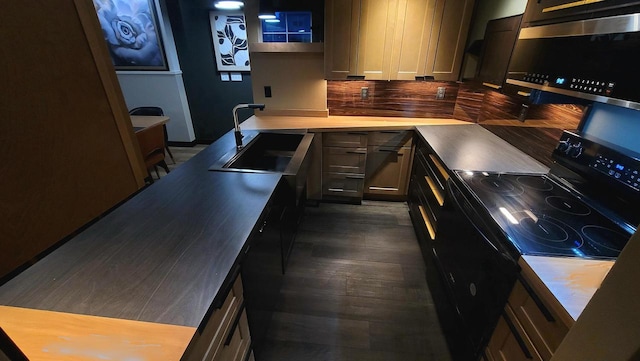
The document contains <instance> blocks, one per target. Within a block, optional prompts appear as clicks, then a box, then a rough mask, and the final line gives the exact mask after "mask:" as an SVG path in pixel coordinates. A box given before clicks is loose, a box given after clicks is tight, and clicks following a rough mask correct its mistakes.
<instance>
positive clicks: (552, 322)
mask: <svg viewBox="0 0 640 361" xmlns="http://www.w3.org/2000/svg"><path fill="white" fill-rule="evenodd" d="M533 297H537V300H538V302H542V300H541V299H540V298H539V297H538V296H533ZM533 297H532V296H531V294H529V292H528V291H527V289H526V288H525V286H524V285H523V284H522V283H521V282H520V281H517V282H516V284H515V286H514V287H513V291H511V295H510V296H509V301H508V302H509V305H510V306H511V309H512V310H513V312H514V313H515V315H516V317H517V318H518V319H519V320H520V323H521V324H522V327H523V328H524V330H525V332H526V333H527V335H529V338H530V339H531V341H532V342H533V344H534V345H535V347H536V349H537V350H538V352H539V353H540V356H541V357H542V359H543V360H545V361H547V360H550V359H551V356H553V353H554V352H555V351H556V349H557V348H558V346H559V345H560V343H561V342H562V340H563V339H564V337H565V336H566V335H567V332H569V327H568V326H567V325H565V324H564V323H563V322H562V321H561V320H560V319H559V318H558V317H554V315H553V314H552V313H551V311H549V310H550V308H549V307H547V306H545V305H544V304H543V305H542V307H544V308H545V311H544V312H543V311H542V310H541V309H540V306H538V304H536V302H535V300H534V298H533ZM545 314H546V316H545Z"/></svg>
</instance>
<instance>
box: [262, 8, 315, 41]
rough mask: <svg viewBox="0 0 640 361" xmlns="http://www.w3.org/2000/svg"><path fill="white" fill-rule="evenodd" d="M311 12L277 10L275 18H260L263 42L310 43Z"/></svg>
mask: <svg viewBox="0 0 640 361" xmlns="http://www.w3.org/2000/svg"><path fill="white" fill-rule="evenodd" d="M311 39H312V37H311V12H297V11H296V12H292V11H289V12H277V13H276V18H275V19H265V20H262V41H263V42H265V43H310V42H311Z"/></svg>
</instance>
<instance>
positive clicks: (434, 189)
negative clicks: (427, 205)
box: [424, 176, 444, 207]
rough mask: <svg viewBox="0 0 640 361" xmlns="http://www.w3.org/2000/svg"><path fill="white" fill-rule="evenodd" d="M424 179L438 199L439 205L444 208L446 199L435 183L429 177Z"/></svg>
mask: <svg viewBox="0 0 640 361" xmlns="http://www.w3.org/2000/svg"><path fill="white" fill-rule="evenodd" d="M424 179H425V180H426V181H427V184H428V185H429V188H431V193H433V195H434V196H435V197H436V200H437V201H438V204H439V205H440V207H442V206H443V205H444V198H443V197H442V194H441V193H440V191H439V190H438V188H437V187H436V185H435V183H433V181H432V180H431V178H429V176H424Z"/></svg>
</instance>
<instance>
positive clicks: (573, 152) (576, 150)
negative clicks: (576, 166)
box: [567, 143, 583, 158]
mask: <svg viewBox="0 0 640 361" xmlns="http://www.w3.org/2000/svg"><path fill="white" fill-rule="evenodd" d="M582 151H583V148H582V146H581V145H580V143H578V144H573V145H572V146H571V147H570V148H569V149H568V150H567V155H569V156H571V157H573V158H578V157H579V156H580V154H582Z"/></svg>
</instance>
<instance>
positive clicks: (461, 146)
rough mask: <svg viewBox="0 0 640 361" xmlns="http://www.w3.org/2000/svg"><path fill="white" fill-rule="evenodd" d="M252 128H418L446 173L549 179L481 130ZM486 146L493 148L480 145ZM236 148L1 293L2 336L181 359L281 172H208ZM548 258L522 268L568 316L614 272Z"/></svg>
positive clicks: (343, 121) (374, 124)
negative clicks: (475, 159) (502, 172)
mask: <svg viewBox="0 0 640 361" xmlns="http://www.w3.org/2000/svg"><path fill="white" fill-rule="evenodd" d="M454 125H455V126H454ZM251 129H254V130H251ZM255 129H257V130H259V129H265V130H278V129H287V130H288V129H297V130H302V129H307V130H313V131H331V130H336V131H338V130H342V131H345V130H376V129H381V130H384V129H389V130H397V129H407V130H416V131H417V133H418V134H419V135H420V136H421V137H423V138H424V139H426V140H428V141H429V142H434V144H436V145H437V148H438V149H436V151H437V152H438V153H439V154H440V155H441V156H442V158H443V161H444V162H445V164H446V165H447V166H448V167H450V168H451V169H456V165H461V166H464V167H466V164H469V163H467V162H470V161H471V160H470V158H467V159H466V160H464V162H462V161H461V163H456V162H458V161H460V159H461V158H460V159H458V158H456V157H457V156H456V154H462V152H466V153H468V156H472V155H474V154H475V155H477V156H479V157H482V159H483V160H482V166H483V167H489V168H491V169H502V168H500V167H501V166H498V165H499V164H500V163H502V161H504V160H505V159H507V160H509V163H511V164H520V167H521V168H520V169H515V168H514V169H513V170H514V171H522V169H526V170H531V171H537V172H542V173H544V172H546V170H545V168H544V167H543V166H541V165H539V164H537V163H536V162H535V161H533V160H532V159H529V158H527V157H526V156H523V153H521V152H520V151H517V152H519V153H513V154H507V153H508V152H495V150H497V149H511V148H510V147H507V148H504V147H506V145H505V143H506V142H502V141H501V139H499V138H498V137H496V136H493V135H492V133H489V132H488V131H486V130H485V129H483V128H482V127H481V126H479V125H477V124H469V123H466V122H462V121H458V120H454V119H424V118H419V119H415V118H377V117H337V116H329V117H326V118H312V117H286V116H278V117H273V116H270V117H260V116H252V117H250V118H249V119H247V120H246V121H245V122H244V123H242V130H243V133H244V134H245V136H247V135H251V134H252V133H255ZM445 139H446V141H445ZM484 140H487V141H489V142H490V143H491V144H492V145H491V146H489V147H488V148H487V147H486V144H484ZM438 142H439V143H438ZM507 145H508V144H507ZM234 147H235V142H234V138H233V131H229V132H228V133H227V134H225V135H224V136H223V137H221V138H220V139H219V140H218V141H216V142H215V143H213V144H211V145H210V146H208V147H207V148H205V149H204V150H203V151H201V152H200V153H198V154H197V155H196V156H194V157H193V158H192V159H190V160H189V161H188V162H186V163H184V164H183V165H181V166H180V167H178V168H176V169H175V170H174V171H172V172H171V173H170V174H168V175H166V176H165V177H163V178H162V179H161V180H159V181H157V182H155V183H154V184H153V185H152V186H150V187H148V188H146V189H144V190H143V191H141V192H140V193H139V194H137V195H135V196H134V197H132V198H131V199H130V200H128V201H127V202H125V203H124V204H123V205H121V206H119V207H118V208H116V209H115V210H113V211H112V212H111V213H109V214H107V215H106V216H104V217H103V218H101V219H100V220H98V221H97V222H96V223H94V224H92V225H91V226H90V227H88V228H87V229H86V230H84V231H83V232H81V233H80V234H78V235H77V236H75V237H74V238H72V239H71V240H70V241H68V242H67V243H65V244H64V245H62V246H61V247H59V248H58V249H56V250H55V251H53V252H52V253H51V254H49V255H48V256H46V257H44V258H43V259H42V260H40V261H38V262H36V263H35V264H33V265H32V266H31V267H29V268H27V269H26V270H25V271H23V272H22V273H20V274H19V275H17V276H16V277H15V278H13V279H11V280H10V281H9V282H7V283H6V284H4V285H2V286H1V287H0V305H1V306H0V327H2V328H3V329H4V330H6V331H7V333H8V334H9V336H10V337H12V338H13V339H15V340H16V341H17V344H18V346H19V347H21V348H22V349H23V350H25V352H27V356H29V357H30V359H31V360H100V359H105V358H104V357H102V356H105V355H103V354H100V353H99V352H101V351H100V350H101V348H100V347H103V346H104V345H107V346H106V348H107V349H109V350H111V351H112V352H118V350H124V349H125V348H126V347H125V346H123V345H125V344H128V346H127V347H132V346H136V347H135V348H136V351H135V352H133V351H131V352H129V351H126V353H127V354H128V355H130V356H132V358H131V359H141V360H143V359H146V360H178V359H179V358H180V357H179V355H180V354H181V353H182V352H184V350H185V349H186V347H187V346H188V344H189V342H190V340H191V337H192V336H193V334H194V332H195V330H196V328H197V327H198V326H199V325H200V323H201V322H202V320H203V318H204V317H205V314H206V313H207V311H208V310H209V308H210V307H211V305H212V304H213V303H214V301H215V300H217V299H219V298H220V297H223V296H224V295H221V294H219V293H221V292H220V290H221V289H223V287H224V285H225V284H227V282H229V278H230V277H231V273H233V272H232V271H231V270H232V269H233V267H234V266H235V265H236V264H237V262H238V259H239V257H241V254H242V252H243V251H244V250H245V249H246V242H247V240H248V239H249V238H250V237H251V235H252V234H254V233H255V232H257V230H258V228H259V227H258V224H259V220H260V219H261V217H263V216H264V214H263V213H264V209H265V207H266V205H267V204H268V202H269V201H270V200H271V197H272V194H273V192H274V190H275V189H276V186H277V184H278V182H279V180H280V175H279V174H251V173H234V172H212V171H208V168H209V167H210V166H211V165H212V164H213V163H214V162H215V161H216V160H218V159H219V158H220V157H221V156H222V155H224V154H226V153H227V152H229V151H231V150H233V149H234ZM477 147H480V148H477ZM477 149H484V150H485V151H489V152H490V156H486V155H482V154H479V153H477ZM514 149H515V148H514ZM519 162H520V163H519ZM547 258H548V257H523V261H524V262H526V264H525V265H526V266H527V267H529V268H530V269H531V270H532V272H533V273H534V274H535V275H536V277H537V278H538V279H539V280H540V282H541V284H543V285H544V287H546V288H547V289H548V290H549V291H550V293H551V294H552V295H553V296H554V297H555V298H556V299H557V300H558V301H559V303H560V304H561V305H562V306H563V307H564V308H565V309H566V313H567V314H568V315H570V317H572V318H573V319H575V318H577V316H578V315H579V314H580V312H581V310H582V308H584V305H585V304H586V302H588V299H589V298H590V296H591V295H592V294H593V292H594V291H595V289H596V288H598V286H599V282H600V281H601V280H602V278H604V275H606V271H608V268H607V267H610V265H609V264H606V266H607V267H605V264H604V263H602V265H601V266H591V265H592V264H594V265H595V264H600V263H590V262H594V261H584V260H580V259H547ZM521 266H522V265H521ZM524 268H525V267H523V269H524ZM605 269H606V270H605ZM23 320H24V321H23ZM85 341H86V342H89V343H88V345H94V346H95V347H89V348H87V349H82V348H75V349H73V348H63V349H62V350H67V351H68V350H75V351H74V352H75V354H74V355H73V356H72V355H69V354H66V355H63V354H58V355H56V356H55V357H51V353H52V352H54V351H55V350H56V347H58V348H60V347H63V345H66V346H73V345H75V346H80V345H82V344H85ZM94 341H95V342H96V343H93V342H94ZM67 342H69V343H70V344H68V343H67ZM102 342H105V344H101V343H102ZM152 345H155V346H152ZM66 346H65V347H66ZM98 346H100V347H98ZM137 346H139V347H137ZM123 347H124V348H123ZM136 352H143V353H145V355H146V358H145V357H140V358H136V357H135V356H136V355H138V354H137V353H136ZM155 352H160V353H155ZM157 355H160V356H157ZM121 359H125V358H121Z"/></svg>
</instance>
